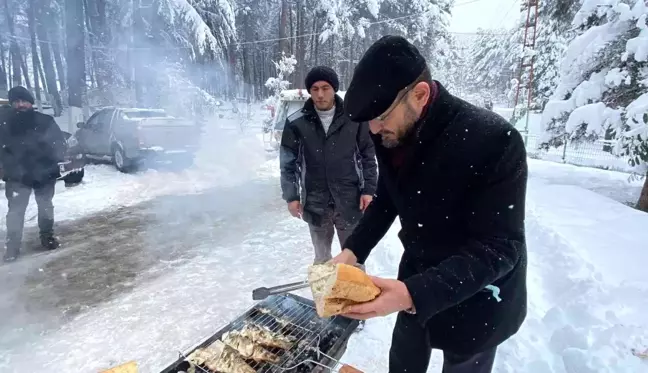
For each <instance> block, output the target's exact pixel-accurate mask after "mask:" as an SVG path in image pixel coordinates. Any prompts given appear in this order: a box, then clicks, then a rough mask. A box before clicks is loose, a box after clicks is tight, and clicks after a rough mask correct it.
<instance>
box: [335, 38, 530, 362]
mask: <svg viewBox="0 0 648 373" xmlns="http://www.w3.org/2000/svg"><path fill="white" fill-rule="evenodd" d="M346 102H347V106H346V109H347V112H348V115H349V116H350V118H351V119H353V120H358V121H369V126H370V129H371V132H372V134H373V135H372V137H373V139H374V141H375V142H376V155H377V158H378V167H379V174H380V176H379V179H378V188H377V192H376V197H375V199H374V200H373V202H372V204H371V205H370V206H369V208H368V209H367V211H366V212H365V214H364V216H363V218H362V220H361V221H360V223H359V224H358V226H357V227H356V229H355V231H354V232H353V234H352V235H351V236H350V237H349V239H347V241H346V243H345V245H344V248H345V249H344V250H343V251H342V253H340V254H339V255H338V256H337V257H335V258H334V259H333V261H334V262H336V263H348V264H353V263H355V262H356V261H364V260H365V259H366V258H367V256H368V255H369V253H370V252H371V250H372V249H373V248H374V246H376V244H377V243H378V242H379V241H380V240H381V239H382V238H383V236H384V235H385V233H386V232H387V230H388V229H389V227H390V226H391V225H392V223H393V222H394V219H395V218H396V216H398V217H399V218H400V223H401V226H402V229H401V231H400V233H399V237H400V239H401V242H402V243H403V246H404V249H405V250H404V253H403V256H402V258H401V262H400V266H399V270H398V280H393V279H382V278H375V277H374V278H373V280H374V282H375V284H376V285H377V286H379V287H380V288H381V289H382V293H381V295H380V296H379V297H378V298H377V299H376V300H374V301H372V302H369V303H366V304H362V305H357V306H353V307H350V308H349V309H348V310H347V312H348V314H349V316H350V317H353V318H357V319H367V318H371V317H377V316H385V315H388V314H391V313H394V312H399V313H398V318H397V321H396V326H395V328H394V332H393V336H392V345H391V350H390V358H389V360H390V361H389V372H390V373H405V372H407V373H424V372H426V371H427V368H428V364H429V359H430V354H431V350H432V349H440V350H442V351H443V353H444V366H443V372H444V373H469V372H470V373H487V372H490V371H491V369H492V365H493V361H494V358H495V351H496V348H497V346H498V345H499V344H501V343H502V342H504V341H505V340H507V339H508V338H509V337H511V336H512V335H513V334H515V333H516V332H517V331H518V329H519V328H520V326H521V324H522V322H523V321H524V319H525V317H526V306H527V299H526V266H527V254H526V244H525V235H524V204H525V194H526V183H527V163H526V151H525V147H524V143H523V141H522V138H521V136H520V134H519V133H518V131H516V130H515V128H514V127H513V126H511V125H510V124H509V123H507V122H506V121H505V120H504V119H503V118H501V117H500V116H498V115H497V114H495V113H493V112H491V111H488V110H485V109H483V108H478V107H476V106H474V105H471V104H469V103H467V102H465V101H463V100H461V99H459V98H457V97H454V96H452V95H451V94H450V93H449V92H448V91H446V90H445V88H443V86H441V84H439V83H438V82H436V81H433V80H432V79H431V76H430V72H429V70H428V68H427V64H426V61H425V59H424V58H423V57H422V56H421V55H420V53H419V51H418V50H417V49H416V48H415V47H414V46H413V45H412V44H410V43H409V42H408V41H407V40H405V39H404V38H401V37H395V36H386V37H384V38H382V39H381V40H379V41H377V42H376V43H375V44H374V45H372V46H371V47H370V48H369V50H368V51H367V52H366V53H365V55H364V57H363V58H362V60H361V61H360V62H359V64H358V65H357V68H356V70H355V72H354V76H353V80H352V82H351V84H350V86H349V90H348V91H347V95H346Z"/></svg>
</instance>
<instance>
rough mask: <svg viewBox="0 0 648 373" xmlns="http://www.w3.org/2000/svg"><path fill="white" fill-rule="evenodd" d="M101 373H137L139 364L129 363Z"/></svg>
mask: <svg viewBox="0 0 648 373" xmlns="http://www.w3.org/2000/svg"><path fill="white" fill-rule="evenodd" d="M101 373H137V363H136V362H134V361H129V362H128V363H126V364H122V365H120V366H117V367H114V368H111V369H108V370H104V371H101Z"/></svg>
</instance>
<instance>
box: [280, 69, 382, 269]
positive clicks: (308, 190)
mask: <svg viewBox="0 0 648 373" xmlns="http://www.w3.org/2000/svg"><path fill="white" fill-rule="evenodd" d="M305 80H306V88H307V90H308V92H309V93H310V95H311V97H310V98H309V99H308V101H306V103H305V104H304V107H303V108H302V110H300V111H297V112H295V113H293V114H291V115H289V116H288V118H287V119H286V124H285V126H284V130H283V135H282V138H281V148H280V156H279V157H280V163H281V189H282V192H283V193H282V194H283V199H284V200H285V201H286V202H287V203H288V210H289V211H290V213H291V214H292V215H293V216H294V217H299V218H303V219H304V220H305V221H306V222H308V224H309V227H310V233H311V239H312V241H313V246H314V247H315V260H314V262H315V263H324V262H327V261H329V260H330V259H331V257H332V255H331V245H332V243H333V235H334V230H336V231H337V235H338V239H339V240H340V245H342V243H343V242H344V241H345V240H346V239H347V237H348V236H349V235H350V234H351V232H352V231H353V228H354V227H355V226H356V224H357V223H358V221H359V220H360V217H361V216H362V213H363V211H364V210H365V209H366V208H367V206H369V204H370V203H371V200H372V199H373V195H374V193H375V192H376V182H377V174H376V168H377V167H376V160H375V150H374V144H373V141H371V138H370V137H369V128H368V124H367V123H366V122H365V123H358V122H354V121H351V120H350V119H349V117H348V116H345V115H344V102H343V101H342V99H341V98H340V96H338V95H337V94H336V92H337V90H338V87H339V82H338V77H337V74H336V73H335V71H333V70H332V69H330V68H328V67H324V66H318V67H315V68H313V69H312V70H311V71H310V72H309V73H308V74H307V76H306V79H305ZM300 189H301V190H300ZM334 228H335V229H334Z"/></svg>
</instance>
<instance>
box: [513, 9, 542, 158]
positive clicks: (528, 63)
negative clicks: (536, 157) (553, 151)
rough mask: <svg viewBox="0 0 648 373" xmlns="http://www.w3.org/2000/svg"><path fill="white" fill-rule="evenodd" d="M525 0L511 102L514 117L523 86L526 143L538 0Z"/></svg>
mask: <svg viewBox="0 0 648 373" xmlns="http://www.w3.org/2000/svg"><path fill="white" fill-rule="evenodd" d="M526 1H527V16H526V21H525V23H524V40H523V42H522V57H521V58H520V69H519V75H518V81H517V89H516V91H515V102H514V104H513V116H512V117H513V118H515V111H516V110H517V106H518V102H519V99H520V90H521V89H522V88H525V89H526V90H527V104H526V120H525V124H524V144H525V145H526V144H527V142H528V137H529V117H530V108H531V98H532V92H533V62H534V61H535V44H536V36H537V29H538V1H539V0H526ZM525 71H528V79H527V80H526V84H524V85H523V83H522V78H523V77H524V76H525V74H524V72H525Z"/></svg>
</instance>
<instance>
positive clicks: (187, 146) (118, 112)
mask: <svg viewBox="0 0 648 373" xmlns="http://www.w3.org/2000/svg"><path fill="white" fill-rule="evenodd" d="M77 128H78V130H77V131H76V133H75V134H74V136H75V137H76V139H77V140H78V143H79V145H78V146H79V151H80V152H81V153H82V154H83V156H84V157H85V158H87V159H97V160H104V159H108V160H110V161H111V162H112V163H113V164H114V165H115V167H116V168H117V170H119V171H121V172H124V173H128V172H132V171H135V170H136V169H137V168H138V167H139V166H140V165H142V164H143V163H145V162H155V163H158V162H164V163H172V164H174V165H176V166H180V167H182V168H184V167H186V166H189V165H191V164H193V161H194V156H195V153H196V151H197V150H198V148H199V144H200V134H201V132H202V131H201V126H199V125H196V123H195V122H194V121H190V120H186V119H181V118H176V117H173V116H171V115H169V114H167V113H166V112H165V111H164V110H161V109H139V108H117V107H106V108H101V109H99V110H98V111H97V112H95V113H94V114H92V116H91V117H90V118H89V119H88V120H87V121H86V122H79V123H77Z"/></svg>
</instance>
